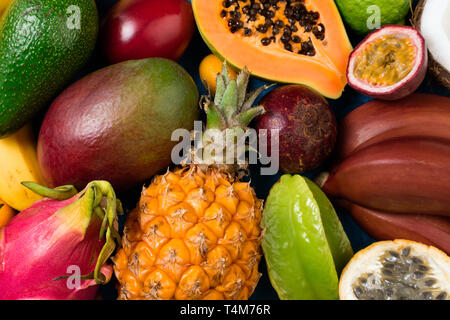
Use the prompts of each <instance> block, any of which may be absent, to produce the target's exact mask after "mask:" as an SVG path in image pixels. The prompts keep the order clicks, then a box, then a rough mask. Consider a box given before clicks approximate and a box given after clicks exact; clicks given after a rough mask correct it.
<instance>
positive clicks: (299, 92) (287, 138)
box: [256, 85, 337, 174]
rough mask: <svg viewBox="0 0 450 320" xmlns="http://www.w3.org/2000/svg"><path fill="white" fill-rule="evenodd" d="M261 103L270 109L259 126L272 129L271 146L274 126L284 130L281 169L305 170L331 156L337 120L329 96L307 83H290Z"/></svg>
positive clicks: (268, 95) (280, 133)
mask: <svg viewBox="0 0 450 320" xmlns="http://www.w3.org/2000/svg"><path fill="white" fill-rule="evenodd" d="M261 105H263V106H264V108H265V110H266V113H265V114H263V115H262V116H260V117H258V118H257V119H256V128H257V129H258V130H261V129H267V130H268V131H267V135H268V137H267V138H268V139H267V143H268V150H271V148H272V146H271V140H272V139H271V136H270V135H271V133H270V130H271V129H279V130H280V131H279V138H280V143H279V155H280V159H279V160H280V169H281V171H283V172H284V173H291V174H293V173H303V172H305V171H309V170H313V169H315V168H317V167H318V166H320V165H321V164H322V163H323V162H324V161H325V160H326V159H327V157H328V156H329V155H330V153H331V152H332V150H333V148H334V146H335V143H336V138H337V123H336V118H335V116H334V114H333V112H332V110H331V109H330V107H329V105H328V102H327V101H326V100H325V98H323V97H322V96H321V95H319V94H318V93H316V92H315V91H313V90H311V89H309V88H307V87H305V86H302V85H286V86H282V87H278V88H276V89H274V90H272V91H271V92H269V93H268V94H267V95H266V96H265V97H264V98H263V100H262V101H261ZM275 147H276V146H275Z"/></svg>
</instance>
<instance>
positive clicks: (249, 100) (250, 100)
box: [241, 84, 274, 111]
mask: <svg viewBox="0 0 450 320" xmlns="http://www.w3.org/2000/svg"><path fill="white" fill-rule="evenodd" d="M272 86H274V84H271V85H269V86H267V85H266V86H262V87H259V88H258V89H256V90H255V91H252V92H250V94H249V95H248V98H247V100H246V101H245V103H244V105H243V106H242V108H241V111H245V110H248V109H250V108H251V107H252V106H253V104H254V103H255V101H256V99H257V98H258V96H259V95H260V94H261V92H263V91H264V90H267V89H269V88H270V87H272Z"/></svg>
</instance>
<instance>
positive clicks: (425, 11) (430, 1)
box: [412, 0, 450, 90]
mask: <svg viewBox="0 0 450 320" xmlns="http://www.w3.org/2000/svg"><path fill="white" fill-rule="evenodd" d="M449 16H450V1H442V0H420V1H419V4H418V5H417V7H416V9H415V12H414V16H413V21H412V23H413V25H414V26H415V27H416V28H417V29H418V30H420V32H421V33H422V36H423V37H424V38H425V41H426V43H427V46H428V52H429V63H428V69H429V70H430V72H431V73H432V74H433V75H434V76H435V77H436V79H437V80H438V81H439V82H440V83H442V84H443V85H444V86H445V87H446V88H447V89H449V90H450V41H449V40H448V39H450V20H449V19H448V17H449Z"/></svg>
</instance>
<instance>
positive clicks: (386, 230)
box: [337, 201, 450, 254]
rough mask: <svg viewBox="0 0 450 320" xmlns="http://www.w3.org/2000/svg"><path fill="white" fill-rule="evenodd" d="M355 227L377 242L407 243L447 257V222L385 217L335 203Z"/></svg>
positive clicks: (449, 222)
mask: <svg viewBox="0 0 450 320" xmlns="http://www.w3.org/2000/svg"><path fill="white" fill-rule="evenodd" d="M337 203H338V205H340V206H342V207H344V208H345V209H347V210H348V211H349V212H350V214H351V216H352V217H353V219H354V220H355V221H356V223H357V224H358V225H359V226H360V227H361V228H362V229H363V230H364V231H365V232H367V233H368V234H369V235H371V236H372V237H374V238H375V239H376V240H395V239H407V240H412V241H418V242H421V243H425V244H428V245H432V246H434V247H437V248H440V249H441V250H443V251H444V252H446V253H447V254H450V218H448V217H442V216H430V215H418V214H404V213H387V212H381V211H375V210H370V209H367V208H364V207H361V206H358V205H356V204H354V203H351V202H349V201H338V202H337Z"/></svg>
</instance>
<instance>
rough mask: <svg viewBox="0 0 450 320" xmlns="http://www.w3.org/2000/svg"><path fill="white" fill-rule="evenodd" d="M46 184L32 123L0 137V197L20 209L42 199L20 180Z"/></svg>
mask: <svg viewBox="0 0 450 320" xmlns="http://www.w3.org/2000/svg"><path fill="white" fill-rule="evenodd" d="M23 181H33V182H37V183H39V184H43V185H45V182H44V179H43V178H42V175H41V172H40V169H39V165H38V161H37V152H36V141H35V138H34V135H33V130H32V126H31V125H30V124H28V125H26V126H25V127H23V128H22V129H20V130H19V131H17V132H16V133H14V134H13V135H11V136H9V137H7V138H4V139H0V199H2V200H3V201H4V202H5V203H6V204H8V205H9V206H10V207H12V208H14V209H16V210H18V211H22V210H24V209H26V208H28V207H30V206H31V205H32V204H33V203H34V202H36V201H38V200H40V199H41V197H40V196H38V195H36V194H35V193H34V192H32V191H31V190H29V189H27V188H25V187H24V186H23V185H22V184H21V182H23Z"/></svg>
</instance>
